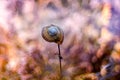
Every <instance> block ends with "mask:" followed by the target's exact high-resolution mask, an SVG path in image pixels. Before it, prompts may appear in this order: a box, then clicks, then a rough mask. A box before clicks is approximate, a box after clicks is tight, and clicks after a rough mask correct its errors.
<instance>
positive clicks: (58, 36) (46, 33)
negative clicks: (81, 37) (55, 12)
mask: <svg viewBox="0 0 120 80" xmlns="http://www.w3.org/2000/svg"><path fill="white" fill-rule="evenodd" d="M42 37H43V38H44V39H45V40H46V41H48V42H55V43H58V44H62V42H63V39H64V33H63V31H62V29H61V28H59V27H58V26H56V25H50V26H46V27H44V28H43V29H42Z"/></svg>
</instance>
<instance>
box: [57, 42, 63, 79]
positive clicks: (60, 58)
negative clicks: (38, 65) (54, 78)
mask: <svg viewBox="0 0 120 80" xmlns="http://www.w3.org/2000/svg"><path fill="white" fill-rule="evenodd" d="M58 51H59V54H58V57H59V63H60V80H61V78H62V63H61V60H62V56H61V52H60V45H59V44H58Z"/></svg>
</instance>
